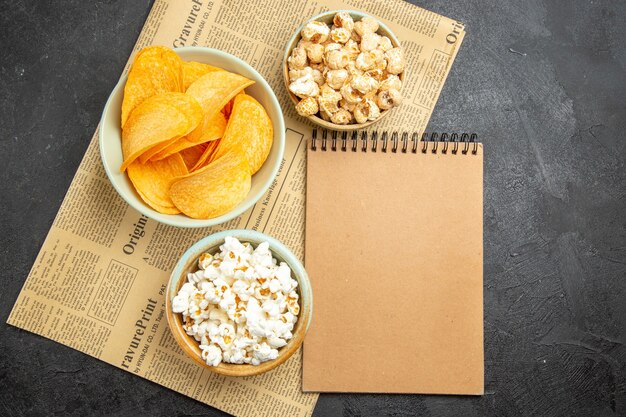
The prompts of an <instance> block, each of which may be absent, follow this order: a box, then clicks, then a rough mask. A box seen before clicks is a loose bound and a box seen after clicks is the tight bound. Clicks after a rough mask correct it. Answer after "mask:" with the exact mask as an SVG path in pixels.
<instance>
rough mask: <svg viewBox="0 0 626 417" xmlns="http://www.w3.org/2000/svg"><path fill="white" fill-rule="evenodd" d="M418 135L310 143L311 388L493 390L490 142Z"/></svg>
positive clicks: (307, 354) (307, 348)
mask: <svg viewBox="0 0 626 417" xmlns="http://www.w3.org/2000/svg"><path fill="white" fill-rule="evenodd" d="M316 133H317V132H314V136H313V137H315V136H316ZM355 136H356V135H355ZM418 139H419V138H417V135H415V134H414V135H412V140H411V138H410V137H409V135H408V134H401V135H400V137H398V135H396V134H393V135H387V134H386V133H385V134H383V135H381V136H380V137H377V136H376V135H372V134H371V133H370V136H369V137H361V136H359V137H358V138H356V137H354V138H353V137H352V136H350V137H346V136H344V137H343V139H342V138H341V134H340V135H339V137H337V138H336V139H332V138H331V135H330V134H329V135H328V138H327V139H325V140H322V138H321V137H320V138H317V140H315V139H312V140H311V141H310V142H309V145H308V151H307V158H308V159H307V200H306V248H305V250H306V255H305V263H306V269H307V271H308V273H309V276H310V279H311V283H312V285H313V296H314V302H313V321H312V323H311V327H310V329H309V332H308V333H307V336H306V339H305V343H304V359H303V390H304V391H334V392H390V393H436V394H476V395H480V394H482V393H483V389H484V382H483V379H484V375H483V149H482V145H481V144H479V143H476V142H474V139H475V138H474V136H472V137H471V141H472V142H473V143H472V142H470V137H469V136H468V135H462V136H457V135H453V136H450V137H448V136H444V137H443V138H441V137H440V138H437V139H439V140H441V139H443V140H445V141H446V142H432V141H428V140H423V141H420V140H418ZM423 139H435V138H432V137H430V136H429V137H424V138H423ZM451 139H454V142H450V140H451ZM461 140H462V141H463V142H461ZM324 149H325V150H324ZM333 149H334V150H333Z"/></svg>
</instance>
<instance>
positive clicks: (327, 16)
mask: <svg viewBox="0 0 626 417" xmlns="http://www.w3.org/2000/svg"><path fill="white" fill-rule="evenodd" d="M339 12H348V13H349V14H350V16H352V18H353V19H354V21H355V22H356V21H359V20H361V19H362V18H364V17H366V16H369V17H372V18H374V19H376V18H375V17H373V16H370V15H368V14H366V13H363V12H359V11H357V10H330V11H327V12H323V13H320V14H318V15H315V16H313V17H312V18H310V19H309V20H307V21H306V22H304V23H303V24H302V25H301V26H300V27H299V28H298V30H296V32H295V33H294V34H293V36H292V37H291V39H290V40H289V42H287V48H285V55H284V56H283V81H284V82H285V88H286V89H287V94H289V97H290V98H291V101H293V104H294V106H295V105H296V104H298V103H299V102H300V99H299V98H298V96H296V95H295V94H293V93H292V92H291V91H289V84H290V83H289V66H288V65H287V58H289V57H290V56H291V51H293V48H295V47H296V45H297V44H298V42H299V41H300V39H301V38H302V36H301V35H300V32H302V28H304V25H306V24H307V23H309V22H311V21H314V20H317V21H318V22H324V23H326V24H328V25H329V26H332V24H333V23H332V22H333V17H335V15H336V14H337V13H339ZM376 20H377V21H378V23H379V28H378V31H377V32H376V33H378V34H379V35H381V36H386V37H388V38H389V40H391V44H392V45H393V46H394V47H397V46H401V45H400V40H398V38H397V37H396V35H395V34H394V33H393V32H392V31H391V29H389V28H388V27H387V26H386V25H385V24H384V23H383V22H381V21H380V20H379V19H376ZM405 72H406V70H405V71H403V72H402V73H401V74H400V75H398V77H400V80H401V81H402V85H403V86H404V73H405ZM391 110H393V108H391V109H388V110H383V111H381V112H380V117H378V119H376V120H371V121H368V122H366V123H354V124H349V125H338V124H335V123H332V122H327V121H326V120H324V119H322V118H321V117H317V116H315V115H313V116H308V117H307V119H309V120H310V121H312V122H313V123H315V124H317V125H319V126H321V127H323V128H325V129H330V130H341V131H351V130H358V129H363V128H366V127H368V126H371V125H373V124H374V123H376V122H378V121H380V120H382V118H383V117H385V116H387V114H389V112H390V111H391Z"/></svg>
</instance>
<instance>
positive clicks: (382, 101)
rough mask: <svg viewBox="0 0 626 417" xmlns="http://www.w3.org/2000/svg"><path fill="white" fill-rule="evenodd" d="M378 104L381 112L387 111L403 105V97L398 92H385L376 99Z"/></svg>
mask: <svg viewBox="0 0 626 417" xmlns="http://www.w3.org/2000/svg"><path fill="white" fill-rule="evenodd" d="M376 104H378V107H380V109H381V110H387V109H390V108H392V107H395V106H399V105H400V104H402V95H401V94H400V92H399V91H398V90H394V89H391V90H383V91H381V92H380V93H378V96H377V97H376Z"/></svg>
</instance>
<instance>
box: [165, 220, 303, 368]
mask: <svg viewBox="0 0 626 417" xmlns="http://www.w3.org/2000/svg"><path fill="white" fill-rule="evenodd" d="M226 236H233V237H236V238H237V239H239V240H240V241H241V242H250V243H252V244H253V245H254V246H255V247H256V246H258V245H259V244H260V243H262V242H268V243H269V245H270V250H271V252H272V256H274V258H276V260H277V261H278V262H285V263H287V265H289V267H290V268H291V271H292V276H293V278H294V279H295V280H296V281H298V288H297V292H298V295H299V296H300V298H299V300H298V301H299V303H300V314H298V321H297V322H296V324H295V326H294V329H293V331H292V333H293V338H291V340H289V341H288V342H287V344H286V345H285V346H283V347H281V348H280V349H278V357H277V358H276V359H274V360H271V361H267V362H263V363H261V364H260V365H249V364H241V365H239V364H231V363H223V362H222V363H220V364H219V365H218V366H209V365H207V363H206V362H205V361H204V360H203V359H202V351H201V350H200V344H199V343H198V342H197V341H196V340H195V339H194V338H193V337H192V336H189V335H188V334H187V333H185V330H184V329H183V323H182V314H178V313H174V312H173V311H172V299H173V298H174V297H175V296H176V294H178V291H179V290H180V288H181V287H182V286H183V284H184V283H185V282H187V274H188V273H190V272H195V271H197V270H198V258H199V256H200V255H201V254H202V253H204V252H208V253H211V254H214V253H216V252H218V251H219V246H220V245H222V244H223V243H224V239H225V238H226ZM165 311H166V317H167V323H168V324H169V328H170V330H171V331H172V335H173V336H174V339H175V340H176V342H177V343H178V345H179V346H180V348H181V349H182V350H183V351H184V352H185V353H186V354H187V355H188V356H189V357H190V358H191V359H193V360H194V361H195V362H196V363H198V364H199V365H201V366H204V367H205V368H207V369H209V370H210V371H212V372H215V373H217V374H221V375H227V376H252V375H258V374H262V373H264V372H267V371H269V370H271V369H274V368H276V367H277V366H278V365H280V364H282V363H284V362H285V361H287V359H289V358H290V357H291V356H292V355H293V354H294V353H295V352H296V351H297V350H298V348H299V347H300V346H301V345H302V342H303V341H304V336H305V334H306V332H307V330H308V328H309V325H310V324H311V316H312V313H313V294H312V292H311V284H310V283H309V278H308V275H307V273H306V271H305V270H304V267H303V266H302V264H301V263H300V261H299V260H298V259H297V258H296V257H295V255H294V254H293V253H291V251H290V250H289V249H287V248H286V247H285V246H284V245H283V244H282V243H280V242H279V241H277V240H276V239H274V238H272V237H270V236H267V235H265V234H263V233H260V232H256V231H253V230H226V231H223V232H219V233H215V234H213V235H210V236H208V237H205V238H204V239H201V240H199V241H198V242H196V243H195V244H194V245H193V246H192V247H191V248H189V249H188V250H187V251H186V252H185V253H184V254H183V256H182V257H181V258H180V260H179V261H178V263H177V264H176V266H175V267H174V270H173V271H172V275H171V276H170V281H169V283H168V286H167V293H166V295H165Z"/></svg>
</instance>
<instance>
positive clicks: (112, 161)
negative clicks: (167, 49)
mask: <svg viewBox="0 0 626 417" xmlns="http://www.w3.org/2000/svg"><path fill="white" fill-rule="evenodd" d="M174 51H175V52H176V53H177V54H178V55H179V56H180V57H181V58H182V59H183V60H185V61H198V62H203V63H205V64H210V65H214V66H216V67H220V68H224V69H225V70H227V71H231V72H235V73H237V74H241V75H243V76H244V77H247V78H250V79H251V80H254V81H255V83H254V84H253V85H252V86H250V87H248V88H246V94H249V95H251V96H252V97H254V98H255V99H257V100H258V101H259V102H260V103H261V104H262V105H263V107H265V110H266V111H267V114H268V115H269V117H270V119H272V123H273V125H274V126H273V127H274V143H273V144H272V149H271V150H270V153H269V156H268V157H267V159H266V161H265V163H264V164H263V166H262V167H261V169H260V170H259V171H258V172H257V173H256V174H254V175H253V176H252V187H251V188H250V192H249V193H248V196H247V197H246V198H245V199H244V200H243V201H242V202H241V203H239V205H238V206H236V207H235V208H234V209H232V210H231V211H229V212H228V213H226V214H223V215H221V216H219V217H215V218H212V219H207V220H198V219H192V218H191V217H187V216H185V215H183V214H176V215H173V214H162V213H159V212H157V211H156V210H154V209H152V208H151V207H150V206H148V205H147V204H146V203H144V202H143V200H142V199H141V197H139V194H137V192H136V191H135V188H134V187H133V185H132V184H131V182H130V180H129V179H128V175H126V173H122V172H120V166H121V165H122V160H123V158H122V129H121V127H120V119H121V108H122V99H123V97H124V86H125V85H126V76H123V77H122V78H121V79H120V81H119V83H118V84H117V85H116V86H115V89H113V92H112V93H111V96H110V97H109V100H108V101H107V103H106V105H105V107H104V112H103V114H102V120H101V121H100V130H99V131H98V133H99V144H100V156H101V157H102V164H103V165H104V170H105V171H106V173H107V176H108V177H109V180H111V184H113V188H115V190H116V191H117V192H118V194H119V195H120V197H122V199H124V201H126V202H127V203H128V204H129V205H130V206H131V207H133V208H134V209H135V210H137V211H139V212H140V213H142V214H144V215H146V216H147V217H149V218H151V219H154V220H156V221H158V222H161V223H165V224H168V225H170V226H177V227H208V226H215V225H217V224H221V223H224V222H227V221H229V220H231V219H233V218H235V217H237V216H239V215H240V214H241V213H243V212H244V211H246V210H247V209H249V208H250V207H252V206H253V205H254V204H255V203H256V202H257V201H258V200H259V199H260V198H261V196H263V194H265V192H266V191H267V189H268V188H269V186H270V184H271V183H272V181H273V180H274V178H275V177H276V174H277V173H278V168H279V167H280V162H281V161H282V159H283V153H284V150H285V121H284V119H283V112H282V110H281V108H280V104H279V103H278V100H277V99H276V96H275V95H274V92H273V91H272V89H271V87H270V86H269V84H268V83H267V82H266V81H265V79H263V77H262V76H261V74H259V73H258V72H257V71H256V70H255V69H254V68H252V67H251V66H250V65H248V64H247V63H246V62H244V61H242V60H241V59H239V58H237V57H236V56H234V55H231V54H228V53H226V52H222V51H219V50H217V49H211V48H203V47H184V48H178V49H174Z"/></svg>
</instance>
